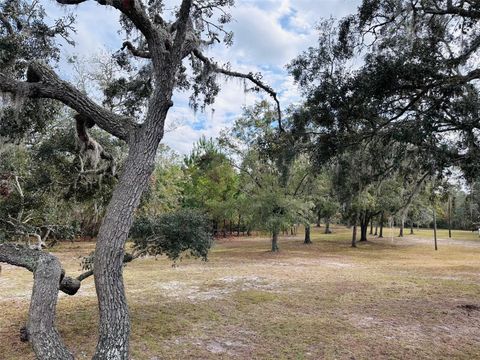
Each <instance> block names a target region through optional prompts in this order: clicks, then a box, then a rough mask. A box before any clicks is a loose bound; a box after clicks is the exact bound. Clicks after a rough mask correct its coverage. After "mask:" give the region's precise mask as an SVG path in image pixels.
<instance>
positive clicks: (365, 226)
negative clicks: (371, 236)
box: [360, 214, 369, 241]
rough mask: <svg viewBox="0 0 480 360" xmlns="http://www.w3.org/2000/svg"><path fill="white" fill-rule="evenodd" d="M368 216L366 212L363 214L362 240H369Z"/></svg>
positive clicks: (361, 225) (361, 222)
mask: <svg viewBox="0 0 480 360" xmlns="http://www.w3.org/2000/svg"><path fill="white" fill-rule="evenodd" d="M368 223H369V221H368V217H367V215H366V214H364V215H363V216H362V220H361V221H360V241H367V240H368V239H367V231H368Z"/></svg>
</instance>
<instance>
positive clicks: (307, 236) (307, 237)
mask: <svg viewBox="0 0 480 360" xmlns="http://www.w3.org/2000/svg"><path fill="white" fill-rule="evenodd" d="M303 243H304V244H311V243H312V239H311V238H310V224H307V225H305V241H304V242H303Z"/></svg>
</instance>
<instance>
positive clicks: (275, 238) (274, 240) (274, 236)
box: [272, 230, 280, 252]
mask: <svg viewBox="0 0 480 360" xmlns="http://www.w3.org/2000/svg"><path fill="white" fill-rule="evenodd" d="M278 251H280V248H279V247H278V230H275V231H274V232H273V233H272V252H278Z"/></svg>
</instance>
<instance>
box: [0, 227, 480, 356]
mask: <svg viewBox="0 0 480 360" xmlns="http://www.w3.org/2000/svg"><path fill="white" fill-rule="evenodd" d="M314 230H315V231H314V233H313V242H314V244H313V245H307V246H306V245H303V244H302V239H301V236H298V237H287V238H282V239H281V241H280V246H281V252H280V253H279V254H272V253H270V252H268V251H267V250H268V249H269V240H268V238H261V237H256V238H229V239H225V240H223V239H222V240H219V241H217V244H216V246H215V248H214V249H213V251H212V253H211V255H210V260H209V261H208V262H207V263H204V262H200V261H197V260H192V259H188V260H184V261H182V262H180V263H179V264H178V266H176V267H172V266H171V262H169V261H168V260H167V259H164V258H159V259H157V260H156V259H154V258H146V259H139V260H136V261H135V262H133V263H131V264H129V265H128V266H127V267H126V268H125V272H124V274H125V281H126V287H127V292H128V296H129V304H130V309H131V317H132V323H133V325H132V340H131V349H132V351H131V357H132V359H137V360H140V359H147V360H154V359H157V360H158V359H349V360H351V359H480V240H478V238H477V237H476V236H477V235H476V234H469V233H467V232H461V233H460V232H456V233H455V234H454V239H456V240H449V239H448V237H447V236H445V233H443V232H440V234H439V237H440V240H439V251H437V252H435V251H433V240H432V238H431V232H429V231H426V230H422V231H420V232H418V234H417V235H413V236H406V237H404V238H401V239H400V238H395V237H390V233H389V232H386V233H385V234H386V235H387V236H386V237H385V238H384V239H375V238H373V237H372V239H371V241H369V242H367V243H364V244H360V245H359V248H357V249H352V248H350V247H349V236H350V232H349V230H348V229H343V228H336V229H334V231H335V232H334V234H330V235H324V234H322V233H321V230H322V229H314ZM392 234H393V230H392ZM395 234H396V231H395ZM93 247H94V244H92V243H81V244H80V243H78V244H77V243H74V244H70V243H65V244H62V245H61V246H60V247H59V248H56V249H55V250H54V251H55V253H56V255H57V256H59V257H60V259H61V260H62V262H63V263H64V265H65V268H66V270H67V273H69V274H71V275H75V274H78V273H79V272H80V266H79V263H80V259H79V256H81V255H85V254H87V253H89V252H90V251H91V250H92V249H93ZM31 284H32V277H31V274H30V273H29V272H28V271H25V270H19V269H17V268H14V267H12V266H8V265H2V273H1V275H0V312H1V314H2V316H1V317H0V359H9V360H10V359H12V360H15V359H22V360H28V359H33V358H34V357H33V354H32V352H31V350H30V347H29V345H28V344H24V343H21V342H20V340H19V336H18V335H19V329H20V327H21V326H23V325H24V323H25V320H26V313H27V311H28V304H29V296H30V289H31ZM96 317H97V315H96V298H95V291H94V286H93V280H92V279H89V280H86V281H85V282H84V283H83V284H82V289H81V290H80V292H79V294H77V295H76V296H74V297H69V296H66V295H61V297H60V300H59V306H58V320H57V323H58V327H59V330H60V332H61V334H62V336H63V337H64V339H65V341H66V343H67V344H68V346H69V347H70V348H71V349H72V350H73V351H74V352H75V355H76V357H77V358H78V359H87V358H89V357H90V356H91V354H92V352H93V349H94V347H95V338H96V336H95V334H96Z"/></svg>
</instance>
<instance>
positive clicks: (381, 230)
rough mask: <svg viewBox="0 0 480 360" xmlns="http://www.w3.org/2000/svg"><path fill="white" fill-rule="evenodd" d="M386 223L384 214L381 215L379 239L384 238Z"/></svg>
mask: <svg viewBox="0 0 480 360" xmlns="http://www.w3.org/2000/svg"><path fill="white" fill-rule="evenodd" d="M384 222H385V218H384V213H383V211H382V214H381V215H380V233H379V234H378V237H379V238H383V223H384Z"/></svg>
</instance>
